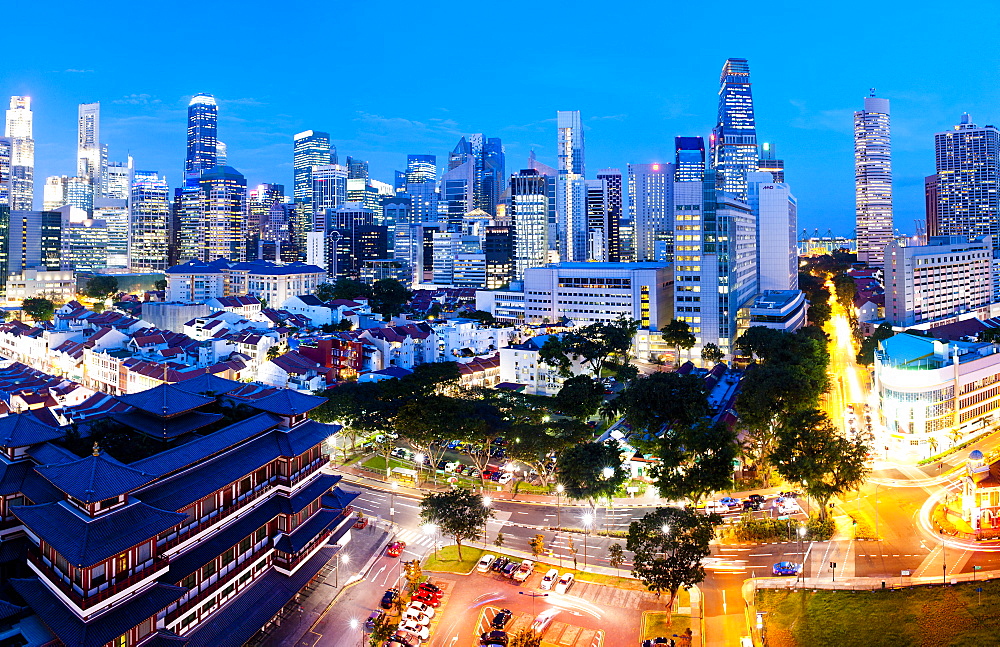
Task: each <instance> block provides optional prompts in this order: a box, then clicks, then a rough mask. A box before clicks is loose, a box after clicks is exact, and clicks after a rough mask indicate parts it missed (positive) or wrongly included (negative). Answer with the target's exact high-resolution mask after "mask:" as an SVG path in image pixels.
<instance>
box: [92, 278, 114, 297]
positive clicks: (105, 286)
mask: <svg viewBox="0 0 1000 647" xmlns="http://www.w3.org/2000/svg"><path fill="white" fill-rule="evenodd" d="M86 293H87V296H88V297H90V298H91V299H99V300H101V301H103V300H105V299H107V298H108V297H110V296H112V295H114V294H117V293H118V279H117V278H116V277H114V276H103V275H97V276H92V277H90V278H89V279H87V286H86Z"/></svg>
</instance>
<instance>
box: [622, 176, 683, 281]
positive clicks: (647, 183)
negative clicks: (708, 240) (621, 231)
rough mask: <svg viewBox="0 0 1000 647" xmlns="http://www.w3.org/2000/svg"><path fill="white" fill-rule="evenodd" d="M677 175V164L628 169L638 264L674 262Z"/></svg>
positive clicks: (629, 207) (630, 212)
mask: <svg viewBox="0 0 1000 647" xmlns="http://www.w3.org/2000/svg"><path fill="white" fill-rule="evenodd" d="M674 175H675V165H674V164H629V165H628V210H629V218H630V219H631V220H632V223H633V226H634V227H635V234H634V237H635V260H637V261H659V262H667V261H670V260H671V258H672V254H673V251H672V249H673V238H674V224H673V211H672V209H673V192H674Z"/></svg>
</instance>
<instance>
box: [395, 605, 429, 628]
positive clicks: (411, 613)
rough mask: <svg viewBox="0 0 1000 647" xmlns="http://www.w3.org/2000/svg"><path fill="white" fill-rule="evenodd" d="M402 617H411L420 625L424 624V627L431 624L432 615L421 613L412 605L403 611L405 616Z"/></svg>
mask: <svg viewBox="0 0 1000 647" xmlns="http://www.w3.org/2000/svg"><path fill="white" fill-rule="evenodd" d="M402 617H403V618H404V619H406V618H409V619H411V620H413V621H414V622H416V623H417V624H418V625H421V626H424V627H426V626H427V625H429V624H430V623H431V616H429V615H427V614H426V613H420V612H419V611H417V610H416V609H413V608H411V607H407V608H406V609H405V610H404V611H403V616H402Z"/></svg>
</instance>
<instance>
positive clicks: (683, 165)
mask: <svg viewBox="0 0 1000 647" xmlns="http://www.w3.org/2000/svg"><path fill="white" fill-rule="evenodd" d="M674 166H675V167H676V169H675V177H674V181H676V182H701V181H702V180H703V179H704V178H705V139H704V138H703V137H674Z"/></svg>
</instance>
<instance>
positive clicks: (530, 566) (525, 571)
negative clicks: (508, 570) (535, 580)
mask: <svg viewBox="0 0 1000 647" xmlns="http://www.w3.org/2000/svg"><path fill="white" fill-rule="evenodd" d="M534 570H535V562H533V561H531V560H530V559H526V560H524V561H523V562H521V565H520V566H518V567H517V570H516V571H514V574H513V575H512V576H511V577H513V578H514V581H515V582H523V581H525V580H526V579H528V576H530V575H531V572H532V571H534Z"/></svg>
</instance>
